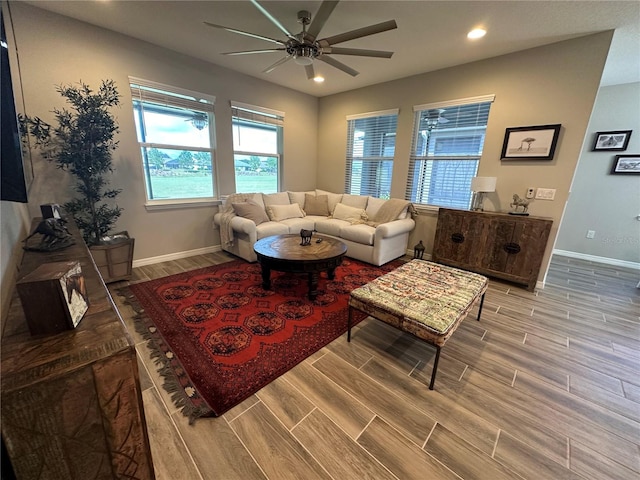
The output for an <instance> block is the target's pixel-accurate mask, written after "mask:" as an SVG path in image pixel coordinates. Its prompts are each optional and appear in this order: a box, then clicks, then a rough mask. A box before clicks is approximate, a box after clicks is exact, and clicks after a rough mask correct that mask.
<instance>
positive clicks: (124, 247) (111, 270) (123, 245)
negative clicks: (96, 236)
mask: <svg viewBox="0 0 640 480" xmlns="http://www.w3.org/2000/svg"><path fill="white" fill-rule="evenodd" d="M134 243H135V239H134V238H130V237H129V233H128V232H126V231H123V232H118V233H115V234H113V235H109V236H108V237H104V238H103V239H102V242H101V243H100V245H92V246H91V247H89V251H90V252H91V256H92V257H93V261H94V262H95V263H96V266H97V267H98V270H99V271H100V275H101V276H102V279H103V280H104V283H112V282H118V281H120V280H129V279H130V278H131V268H132V263H133V246H134Z"/></svg>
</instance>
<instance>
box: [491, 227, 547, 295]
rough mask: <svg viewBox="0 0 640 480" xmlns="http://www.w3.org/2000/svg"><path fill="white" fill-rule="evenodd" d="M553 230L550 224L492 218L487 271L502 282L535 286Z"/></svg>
mask: <svg viewBox="0 0 640 480" xmlns="http://www.w3.org/2000/svg"><path fill="white" fill-rule="evenodd" d="M550 229H551V222H550V221H548V220H542V219H524V218H513V219H511V218H506V217H500V218H493V219H492V220H491V222H490V226H489V229H488V232H489V233H488V237H487V242H486V247H487V248H486V253H485V257H484V260H483V264H484V267H485V268H486V269H487V270H489V271H490V272H496V273H500V274H502V276H503V278H510V279H512V280H514V281H518V282H521V283H527V284H528V285H529V284H530V283H531V282H532V281H533V282H534V283H535V280H536V279H537V276H538V271H539V270H540V264H541V263H542V257H543V255H544V250H545V247H546V245H547V239H548V237H549V231H550ZM505 275H506V277H505Z"/></svg>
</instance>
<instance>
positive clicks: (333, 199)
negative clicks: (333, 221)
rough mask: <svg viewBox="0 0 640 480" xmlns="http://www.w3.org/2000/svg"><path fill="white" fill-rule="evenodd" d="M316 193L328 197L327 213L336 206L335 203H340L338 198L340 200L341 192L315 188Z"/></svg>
mask: <svg viewBox="0 0 640 480" xmlns="http://www.w3.org/2000/svg"><path fill="white" fill-rule="evenodd" d="M316 195H326V196H327V197H329V199H328V201H329V213H331V212H333V209H334V208H336V205H337V204H338V203H340V200H342V194H341V193H331V192H327V191H326V190H318V189H316Z"/></svg>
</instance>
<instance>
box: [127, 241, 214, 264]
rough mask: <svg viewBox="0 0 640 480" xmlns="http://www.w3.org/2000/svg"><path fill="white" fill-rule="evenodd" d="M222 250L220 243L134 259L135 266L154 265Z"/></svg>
mask: <svg viewBox="0 0 640 480" xmlns="http://www.w3.org/2000/svg"><path fill="white" fill-rule="evenodd" d="M220 251H222V247H221V246H220V245H214V246H212V247H204V248H196V249H195V250H187V251H184V252H176V253H168V254H167V255H159V256H157V257H148V258H141V259H139V260H134V261H133V267H134V268H135V267H144V266H145V265H153V264H154V263H161V262H169V261H171V260H178V259H179V258H187V257H193V256H194V255H204V254H205V253H213V252H220Z"/></svg>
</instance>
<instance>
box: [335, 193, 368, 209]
mask: <svg viewBox="0 0 640 480" xmlns="http://www.w3.org/2000/svg"><path fill="white" fill-rule="evenodd" d="M368 199H369V197H367V196H365V195H350V194H348V193H345V194H344V195H342V200H340V203H342V204H344V205H348V206H350V207H356V208H362V209H365V208H367V200H368Z"/></svg>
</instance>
